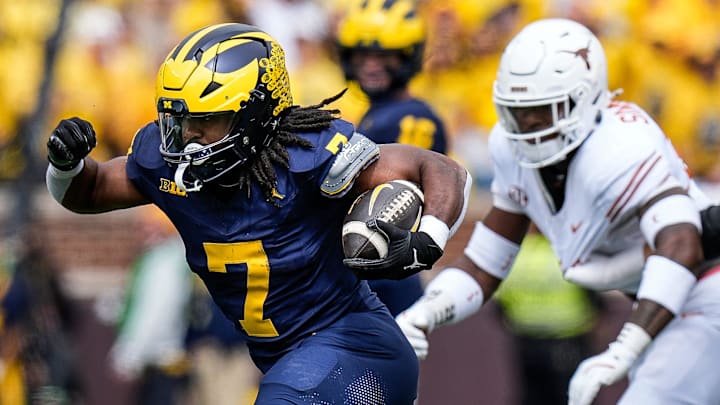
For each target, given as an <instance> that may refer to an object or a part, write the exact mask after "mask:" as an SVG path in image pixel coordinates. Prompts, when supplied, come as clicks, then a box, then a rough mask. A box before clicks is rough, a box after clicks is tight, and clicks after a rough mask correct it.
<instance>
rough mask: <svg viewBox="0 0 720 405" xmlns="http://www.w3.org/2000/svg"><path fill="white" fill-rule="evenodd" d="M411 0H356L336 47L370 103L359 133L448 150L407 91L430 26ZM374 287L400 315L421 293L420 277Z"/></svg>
mask: <svg viewBox="0 0 720 405" xmlns="http://www.w3.org/2000/svg"><path fill="white" fill-rule="evenodd" d="M415 7H416V6H415V4H414V2H413V1H410V0H397V1H385V2H367V1H364V2H355V3H354V4H353V5H352V6H350V7H349V9H348V11H347V13H346V14H345V15H344V17H343V19H342V20H341V21H340V23H339V25H338V31H337V48H338V51H339V56H340V62H341V66H342V69H343V72H344V73H345V77H346V78H347V79H348V81H355V82H357V84H358V85H359V86H360V88H361V89H362V91H363V92H364V93H365V94H366V95H367V96H368V99H369V101H370V106H369V109H368V111H367V112H366V113H365V115H364V116H363V117H362V118H361V120H360V123H359V124H358V132H360V133H362V134H363V135H365V136H367V137H368V138H370V139H371V140H372V141H374V142H375V143H381V144H384V143H396V142H397V143H404V144H411V145H415V146H418V147H421V148H425V149H430V150H433V151H435V152H439V153H443V154H444V153H446V148H447V139H446V134H445V127H444V125H443V123H442V121H441V120H440V118H439V117H438V115H437V114H436V113H435V112H434V111H433V110H432V109H431V108H430V106H429V105H428V104H427V103H425V102H424V101H422V100H420V99H418V98H416V97H414V96H413V95H411V94H410V91H409V90H408V82H409V81H410V79H412V77H413V76H415V75H416V74H417V73H418V72H419V71H420V69H421V67H422V60H423V48H424V45H425V38H426V29H425V24H424V21H423V19H422V18H421V17H420V15H418V14H417V10H416V9H415ZM370 288H371V289H372V290H373V291H375V292H376V293H377V294H378V296H379V297H380V299H381V300H382V301H383V302H384V303H385V305H387V306H388V308H389V309H390V312H391V313H392V314H393V315H397V314H399V313H400V312H402V311H403V310H405V309H407V308H408V307H409V306H410V305H412V304H413V303H414V302H415V301H416V300H417V299H418V298H420V297H421V296H422V294H423V287H422V280H421V279H420V276H419V275H417V274H416V275H413V276H411V277H408V278H405V279H403V280H399V281H395V280H372V281H370Z"/></svg>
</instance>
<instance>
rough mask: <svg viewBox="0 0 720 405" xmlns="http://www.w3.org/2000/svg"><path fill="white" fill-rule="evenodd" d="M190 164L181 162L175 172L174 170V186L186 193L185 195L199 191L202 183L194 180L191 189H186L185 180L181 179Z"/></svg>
mask: <svg viewBox="0 0 720 405" xmlns="http://www.w3.org/2000/svg"><path fill="white" fill-rule="evenodd" d="M190 164H191V162H183V163H180V164H179V165H178V168H177V170H175V185H176V186H177V188H178V189H179V190H180V191H183V192H186V193H192V192H195V191H200V189H201V188H202V185H203V184H202V182H201V181H200V180H195V181H194V182H193V185H192V187H190V188H188V187H186V186H185V180H183V177H184V175H185V170H187V168H188V166H190Z"/></svg>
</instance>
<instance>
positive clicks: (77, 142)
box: [47, 117, 97, 170]
mask: <svg viewBox="0 0 720 405" xmlns="http://www.w3.org/2000/svg"><path fill="white" fill-rule="evenodd" d="M95 145H97V139H96V137H95V130H94V129H93V127H92V124H90V123H89V122H88V121H85V120H84V119H82V118H78V117H73V118H70V119H65V120H62V121H60V123H58V125H57V126H56V127H55V129H54V130H53V131H52V134H50V139H48V143H47V148H48V160H49V161H50V163H52V165H53V166H55V167H57V168H58V169H60V170H72V169H74V168H75V167H76V166H77V165H78V163H80V161H81V160H82V159H83V158H84V157H85V156H87V155H88V153H90V151H91V150H92V149H93V148H94V147H95Z"/></svg>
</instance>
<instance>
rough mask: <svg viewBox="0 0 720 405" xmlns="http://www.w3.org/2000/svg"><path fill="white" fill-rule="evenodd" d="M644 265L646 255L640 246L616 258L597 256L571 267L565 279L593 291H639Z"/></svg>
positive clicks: (618, 254)
mask: <svg viewBox="0 0 720 405" xmlns="http://www.w3.org/2000/svg"><path fill="white" fill-rule="evenodd" d="M643 266H645V255H644V253H643V247H642V245H638V246H635V247H631V248H629V249H627V250H624V251H622V252H618V253H616V254H614V255H612V256H605V255H602V254H597V253H593V254H592V255H590V258H589V260H588V261H586V262H584V263H582V264H578V265H576V266H572V267H570V268H569V269H567V270H566V271H565V273H564V275H563V276H564V277H565V280H567V281H570V282H571V283H575V284H578V285H581V286H583V287H586V288H589V289H592V290H597V291H603V290H613V289H619V290H623V291H627V292H636V291H637V287H638V285H639V283H640V279H641V277H642V269H643Z"/></svg>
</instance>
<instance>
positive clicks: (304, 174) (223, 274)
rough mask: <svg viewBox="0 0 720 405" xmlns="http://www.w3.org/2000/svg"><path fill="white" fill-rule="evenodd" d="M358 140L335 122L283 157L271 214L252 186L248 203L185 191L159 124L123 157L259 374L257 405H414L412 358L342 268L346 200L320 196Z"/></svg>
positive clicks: (239, 197) (240, 195) (241, 196)
mask: <svg viewBox="0 0 720 405" xmlns="http://www.w3.org/2000/svg"><path fill="white" fill-rule="evenodd" d="M353 134H354V131H353V127H352V125H351V124H349V123H347V122H345V121H342V120H336V121H335V122H334V123H333V125H332V126H331V127H330V128H329V129H327V130H325V131H322V132H320V133H305V134H301V135H302V136H303V137H304V138H306V139H307V140H309V141H310V142H312V144H313V145H314V147H313V148H311V149H307V148H301V147H297V146H293V147H288V153H289V155H290V168H289V169H288V170H285V169H282V168H279V170H277V176H278V179H277V186H276V188H275V193H274V197H275V198H274V201H273V203H270V202H268V201H266V199H265V196H264V195H263V193H262V192H261V190H260V189H259V188H258V187H257V185H255V184H253V186H252V188H251V190H250V196H249V197H248V195H247V190H246V189H243V190H241V191H238V192H231V193H214V192H212V190H207V189H206V190H203V191H201V192H196V193H184V192H182V191H180V190H179V189H178V188H177V186H176V185H175V183H174V182H173V181H172V179H173V175H174V169H173V168H170V167H169V166H168V165H167V164H166V163H165V161H164V160H163V158H162V156H161V155H160V152H159V150H158V148H159V144H160V133H159V129H158V126H157V125H156V124H155V123H152V124H149V125H147V126H146V127H144V128H142V129H141V130H140V131H139V132H138V134H137V135H136V137H135V139H134V141H133V144H132V148H131V150H130V153H129V154H128V162H127V174H128V177H129V178H130V180H131V181H132V183H133V184H134V185H135V186H136V187H137V189H138V190H139V191H140V192H141V193H142V194H143V195H144V196H145V197H147V198H148V199H149V200H151V201H152V202H153V203H154V204H156V205H157V206H159V207H160V208H161V209H162V210H163V211H164V212H165V213H166V214H167V215H168V217H169V218H170V220H171V221H172V222H173V224H174V225H175V227H176V228H177V229H178V231H179V233H180V235H181V237H182V239H183V241H184V244H185V248H186V256H187V261H188V264H189V265H190V268H191V269H192V271H193V272H195V273H196V274H197V275H198V276H199V277H200V278H201V279H202V280H203V281H204V282H205V285H206V286H207V288H208V291H209V292H210V294H211V295H212V297H213V299H214V301H215V302H216V303H217V304H218V306H219V307H220V308H221V309H222V311H223V313H224V315H225V316H226V317H227V318H228V319H229V320H230V321H232V322H233V323H234V324H235V325H236V327H237V328H238V330H239V332H240V333H241V334H242V336H243V338H244V339H245V341H246V342H247V345H248V348H249V350H250V355H251V357H252V359H253V361H254V362H255V364H256V366H257V367H258V368H259V369H260V370H261V371H262V372H263V373H264V374H265V376H264V377H263V379H262V381H261V383H260V390H259V394H258V398H257V403H258V404H269V403H271V404H279V403H293V404H311V403H313V404H314V403H322V404H355V403H373V404H375V403H377V404H411V403H412V402H413V400H414V398H415V393H416V389H417V379H418V362H417V358H416V357H415V354H414V352H413V350H412V348H411V347H410V345H409V343H408V342H407V340H406V338H405V337H404V335H403V334H402V332H401V331H400V328H399V327H398V326H397V325H396V324H395V322H394V320H393V318H392V317H391V315H390V314H389V312H388V310H387V308H386V307H385V306H384V305H383V304H382V302H380V300H378V298H377V297H376V295H375V294H373V293H372V292H371V291H370V289H369V287H368V285H367V282H365V281H361V280H359V279H358V278H357V277H356V276H355V275H354V273H353V272H352V271H350V269H348V268H346V267H344V265H343V264H342V259H343V253H342V246H341V237H340V234H341V228H342V221H343V218H344V216H345V213H346V212H347V210H348V208H349V206H350V204H351V202H352V198H350V197H349V196H344V195H343V194H344V192H339V193H337V194H336V195H335V196H333V197H336V198H328V197H330V196H329V195H328V194H327V193H325V192H323V191H322V190H321V185H322V183H323V181H324V179H325V177H326V176H327V173H328V171H329V170H330V167H331V166H332V164H333V162H334V161H335V159H336V157H337V156H340V155H342V151H343V146H344V145H345V144H346V142H347V140H348V139H349V138H351V137H352V135H353ZM348 188H349V187H348ZM344 191H347V190H344ZM218 372H222V371H221V370H219V371H218ZM368 401H370V402H368Z"/></svg>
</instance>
